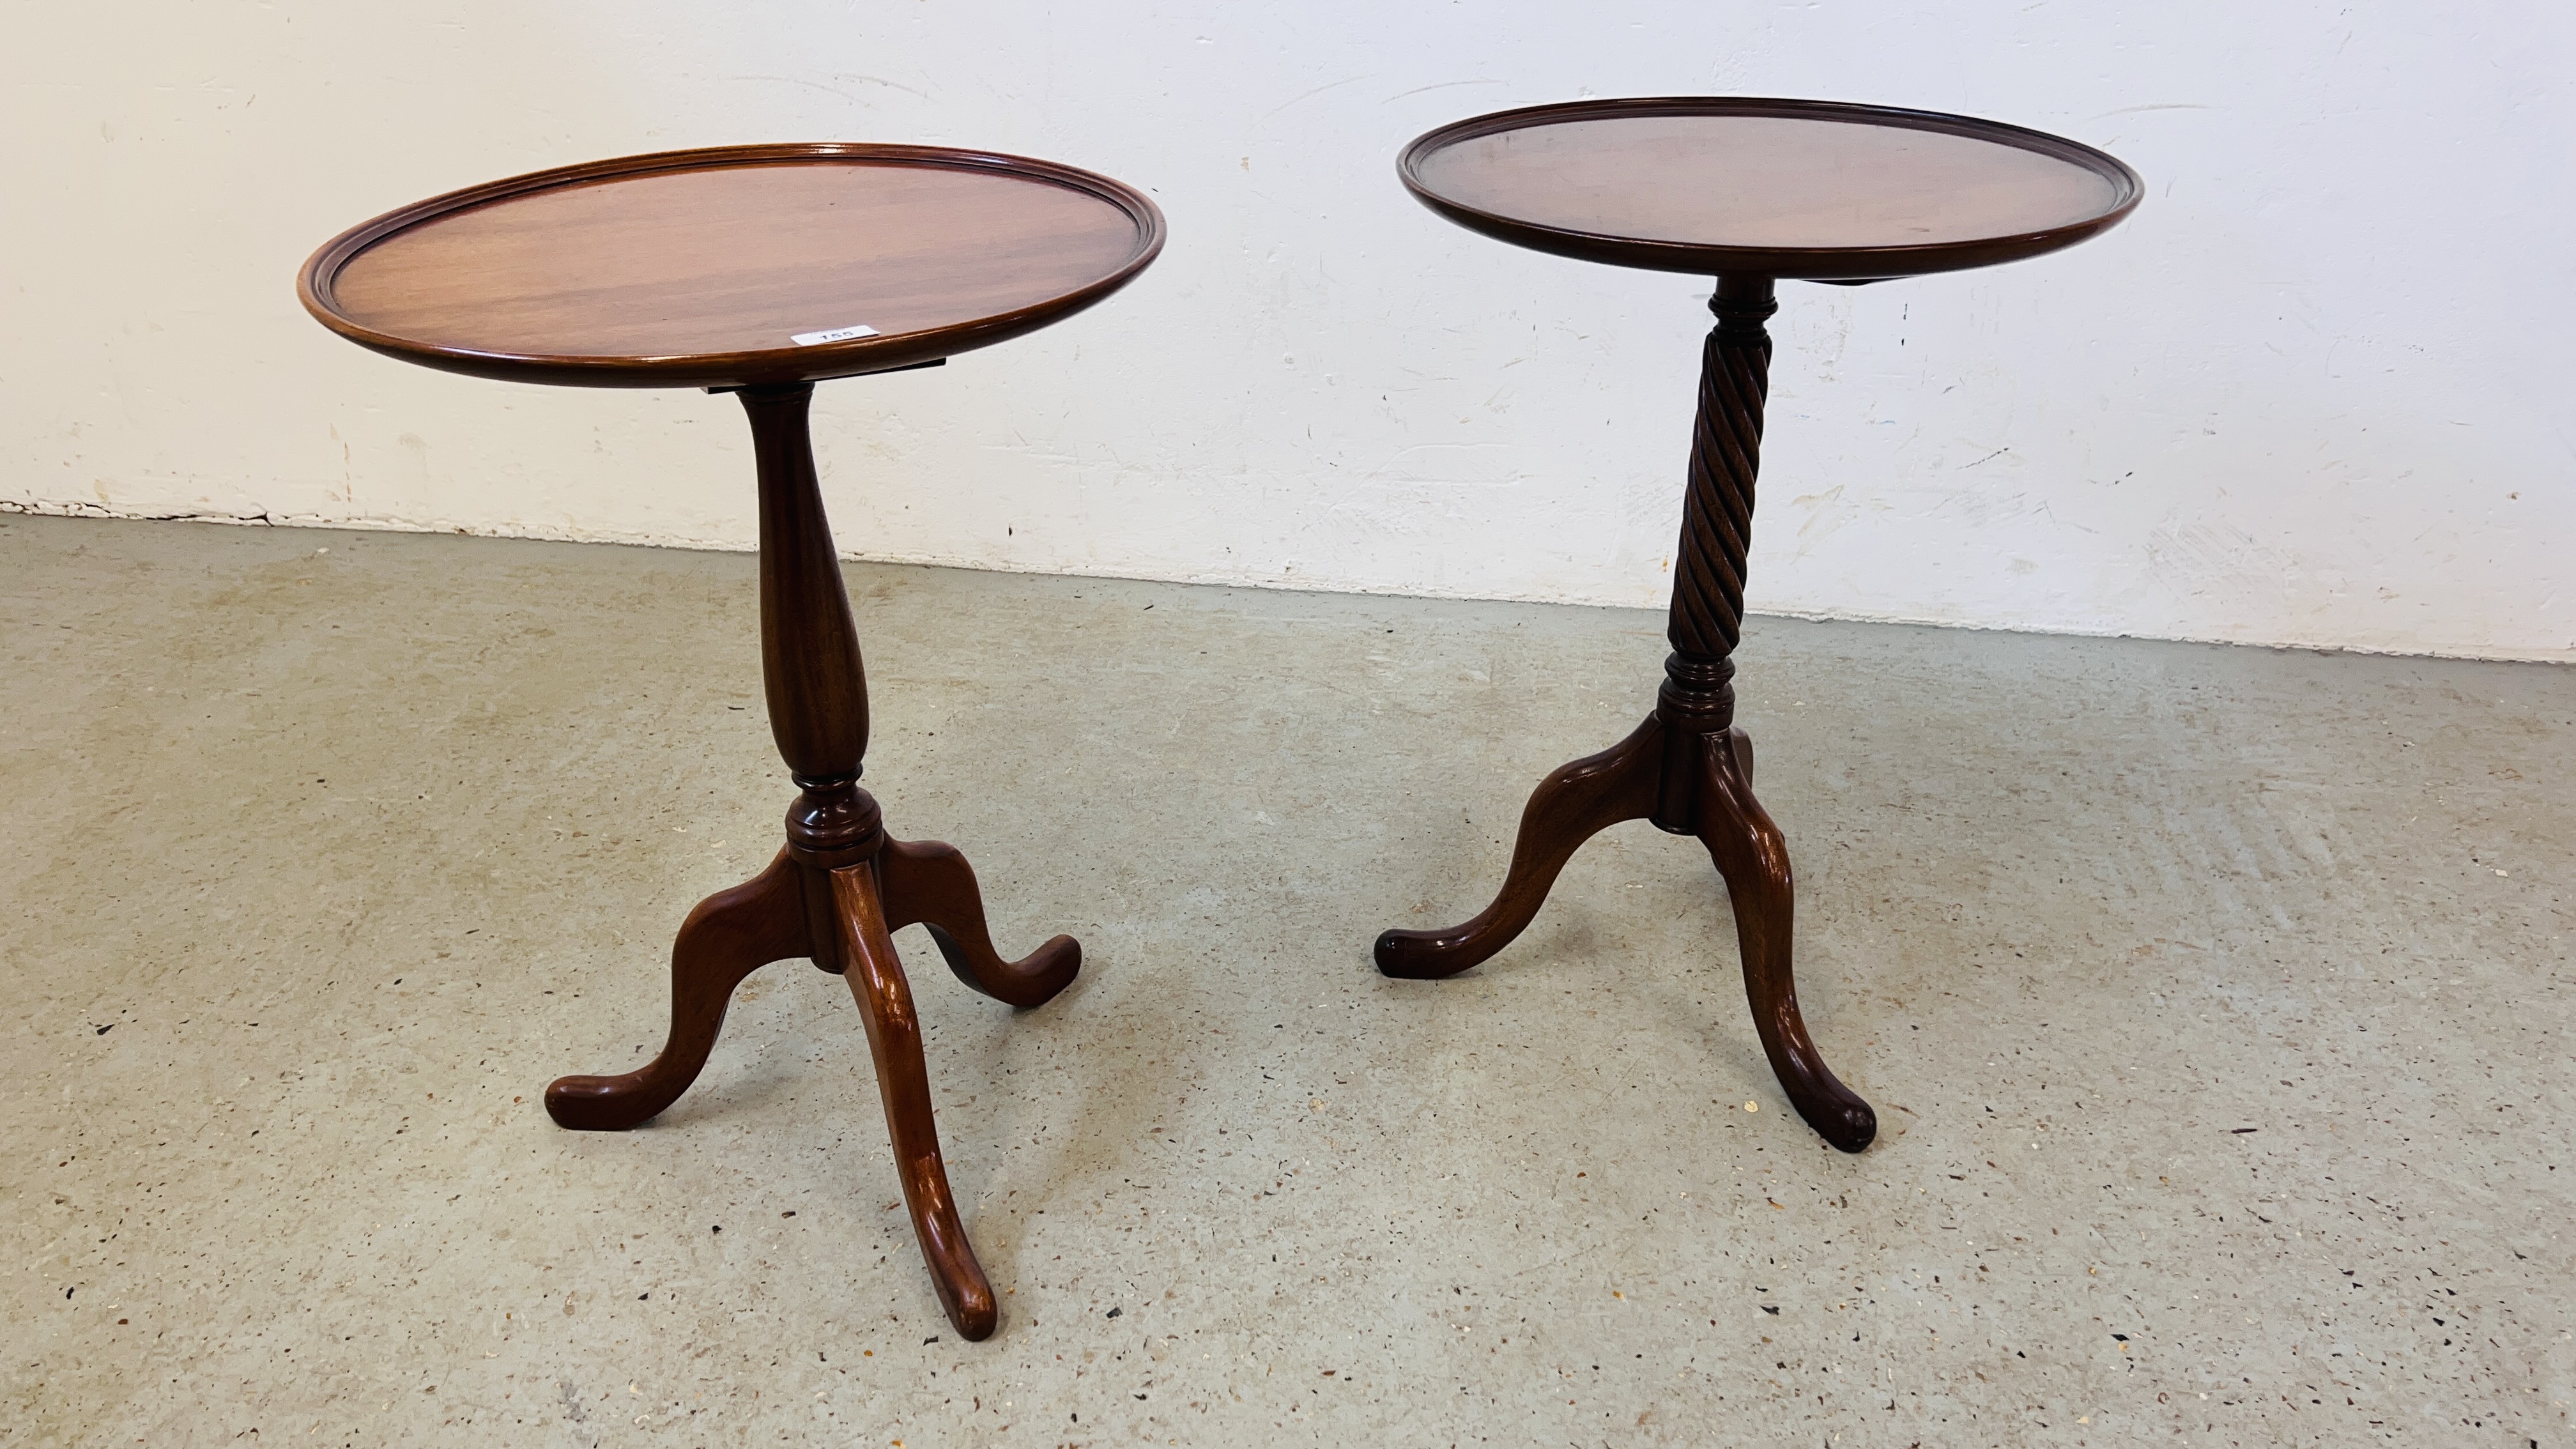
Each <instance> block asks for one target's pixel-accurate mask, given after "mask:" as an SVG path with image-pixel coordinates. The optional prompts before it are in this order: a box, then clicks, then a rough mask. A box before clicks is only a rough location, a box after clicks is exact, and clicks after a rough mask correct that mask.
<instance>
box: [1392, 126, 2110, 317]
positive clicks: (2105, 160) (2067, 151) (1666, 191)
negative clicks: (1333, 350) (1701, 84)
mask: <svg viewBox="0 0 2576 1449" xmlns="http://www.w3.org/2000/svg"><path fill="white" fill-rule="evenodd" d="M1402 170H1403V175H1404V177H1405V180H1406V182H1407V184H1408V185H1410V186H1411V187H1412V188H1413V189H1414V191H1415V193H1416V194H1417V195H1419V196H1420V197H1422V199H1423V200H1424V201H1426V202H1428V203H1430V204H1431V205H1432V206H1433V208H1434V209H1435V210H1439V211H1441V212H1443V214H1445V215H1449V216H1450V217H1451V218H1452V219H1453V220H1458V221H1460V222H1462V223H1463V224H1466V225H1469V226H1471V227H1474V228H1476V229H1477V230H1480V231H1485V232H1487V233H1488V234H1490V235H1495V236H1499V237H1501V238H1502V239H1504V240H1508V241H1514V242H1518V243H1520V244H1522V245H1527V246H1534V247H1538V248H1539V249H1541V250H1547V251H1555V252H1559V253H1562V254H1565V255H1571V256H1580V257H1584V258H1586V259H1589V260H1595V261H1608V262H1616V263H1621V264H1625V265H1632V266H1653V267H1659V268H1664V269H1667V270H1676V271H1694V272H1700V273H1702V274H1704V275H1711V276H1715V275H1723V274H1737V275H1747V276H1775V277H1816V278H1819V279H1824V280H1858V279H1864V278H1867V279H1875V278H1879V277H1886V276H1901V275H1908V274H1911V273H1914V272H1923V271H1946V270H1952V269H1954V268H1957V267H1961V266H1979V265H1985V264H1987V263H1989V262H1993V261H2006V260H2012V259H2013V258H2015V257H2018V256H2028V255H2035V254H2037V253H2038V252H2041V251H2047V250H2053V249H2054V248H2056V247H2058V246H2065V245H2069V244H2071V243H2072V242H2074V241H2080V240H2082V239H2083V238H2084V237H2086V236H2090V235H2092V234H2094V233H2095V232H2097V231H2099V230H2101V229H2102V228H2104V227H2106V226H2108V225H2110V224H2112V223H2113V222H2116V221H2117V220H2118V219H2119V218H2120V217H2121V216H2124V215H2126V213H2127V210H2128V209H2129V208H2130V207H2131V206H2133V205H2134V204H2135V202H2136V199H2137V195H2138V190H2139V186H2138V180H2137V177H2136V175H2135V174H2134V173H2132V172H2130V171H2129V169H2128V168H2127V167H2126V166H2123V165H2122V164H2121V163H2120V162H2118V161H2117V160H2115V159H2113V158H2111V157H2109V156H2106V155H2103V154H2102V153H2100V152H2098V151H2093V150H2091V149H2090V148H2087V147H2083V146H2079V145H2077V144H2076V143H2074V142H2071V141H2066V140H2063V139H2061V138H2058V137H2052V136H2046V135H2043V134H2041V133H2038V132H2033V131H2024V130H2021V129H2020V128H2018V127H2012V126H2004V125H2000V124H1998V123H1994V122H1987V121H1978V120H1974V119H1971V118H1968V117H1962V116H1943V115H1936V114H1931V113H1925V112H1911V111H1895V110H1888V109H1884V108H1878V107H1865V106H1844V105H1836V104H1829V103H1825V102H1811V101H1761V100H1749V99H1740V98H1731V97H1711V98H1688V97H1677V98H1670V99H1660V100H1643V101H1600V102H1583V103H1578V104H1573V105H1563V106H1546V107H1535V108H1532V109H1530V110H1527V111H1519V112H1502V113H1498V114H1496V115H1493V116H1486V117H1479V118H1476V119H1474V120H1471V121H1463V122H1459V123H1457V124H1455V125H1452V126H1448V127H1443V128H1442V129H1441V130H1439V131H1435V132H1433V133H1431V134H1430V135H1428V136H1425V137H1423V138H1422V139H1421V140H1419V141H1416V142H1415V143H1414V144H1413V145H1412V146H1411V147H1409V148H1408V149H1407V151H1406V152H1405V156H1404V161H1403V163H1402Z"/></svg>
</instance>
